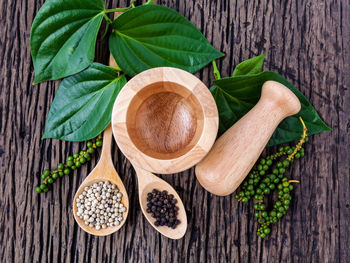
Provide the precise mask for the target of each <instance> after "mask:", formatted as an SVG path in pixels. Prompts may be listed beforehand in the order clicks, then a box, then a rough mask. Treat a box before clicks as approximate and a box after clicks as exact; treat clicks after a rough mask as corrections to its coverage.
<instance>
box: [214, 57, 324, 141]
mask: <svg viewBox="0 0 350 263" xmlns="http://www.w3.org/2000/svg"><path fill="white" fill-rule="evenodd" d="M264 58H265V55H260V56H257V57H254V58H252V59H248V60H246V61H244V62H242V63H241V64H239V65H238V66H237V67H236V68H235V70H234V72H233V76H232V77H228V78H222V79H218V80H215V81H214V86H212V87H211V88H210V90H211V92H212V94H213V96H214V99H215V101H216V104H217V106H218V111H219V116H220V121H219V132H220V133H223V132H225V131H226V130H227V129H229V128H230V127H231V126H232V125H233V124H234V123H235V122H236V121H238V120H239V119H240V118H241V117H243V116H244V115H245V114H246V113H247V112H248V111H249V110H250V109H251V108H253V107H254V105H255V104H256V103H257V102H258V100H259V98H260V95H261V87H262V85H263V84H264V82H265V81H268V80H274V81H278V82H280V83H282V84H284V85H285V86H286V87H288V88H289V89H290V90H291V91H292V92H293V93H294V94H295V95H296V96H297V97H298V98H299V100H300V103H301V110H300V112H299V113H298V114H296V115H293V116H290V117H287V118H286V119H284V120H283V121H282V122H281V123H280V124H279V126H278V127H277V128H276V130H275V132H274V134H273V135H272V137H271V139H270V141H269V143H268V146H273V145H278V144H282V143H287V142H291V141H295V140H298V139H300V136H301V134H302V131H303V128H302V126H301V125H300V122H299V120H298V116H301V117H302V118H303V120H304V122H305V124H306V126H307V128H308V135H312V134H316V133H320V132H322V131H328V130H330V128H329V127H328V126H327V125H326V124H325V123H324V122H323V121H322V120H321V118H320V116H319V115H318V114H317V112H316V110H315V109H314V107H313V106H312V105H311V103H310V102H309V101H308V100H307V99H306V98H305V96H304V95H303V94H302V93H301V92H300V91H299V90H298V89H297V88H296V87H294V86H293V85H292V84H291V83H290V82H289V81H287V80H286V79H285V78H283V77H282V76H281V75H279V74H278V73H276V72H272V71H264V72H261V70H262V65H263V62H264Z"/></svg>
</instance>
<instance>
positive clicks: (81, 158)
mask: <svg viewBox="0 0 350 263" xmlns="http://www.w3.org/2000/svg"><path fill="white" fill-rule="evenodd" d="M86 146H87V149H86V150H82V151H80V152H79V153H75V154H73V156H68V159H67V163H66V164H63V163H59V164H58V165H57V168H56V169H55V170H52V171H50V170H49V169H46V170H45V171H44V172H43V174H42V175H41V179H42V182H41V184H40V185H39V186H37V187H35V191H36V192H37V193H38V194H40V193H42V192H44V193H46V192H48V191H49V188H50V187H49V185H51V184H53V183H54V182H55V180H56V179H58V178H59V177H63V176H64V175H69V174H70V173H71V172H73V171H74V170H76V169H77V168H79V167H81V165H83V164H85V163H86V162H88V161H90V160H91V156H92V154H93V153H94V152H95V149H96V148H97V147H101V146H102V135H101V134H100V135H99V136H98V137H97V138H96V139H95V142H92V141H88V142H87V143H86Z"/></svg>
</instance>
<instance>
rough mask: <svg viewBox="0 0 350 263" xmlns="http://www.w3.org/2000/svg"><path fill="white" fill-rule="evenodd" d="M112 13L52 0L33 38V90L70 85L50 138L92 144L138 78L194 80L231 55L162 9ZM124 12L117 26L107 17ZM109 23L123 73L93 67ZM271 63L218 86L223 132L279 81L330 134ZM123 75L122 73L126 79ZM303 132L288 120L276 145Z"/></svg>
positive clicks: (56, 107) (245, 68)
mask: <svg viewBox="0 0 350 263" xmlns="http://www.w3.org/2000/svg"><path fill="white" fill-rule="evenodd" d="M151 2H152V1H148V2H147V3H146V4H145V5H142V6H138V7H134V5H133V4H131V6H130V7H126V8H116V9H109V10H108V9H106V7H105V4H104V2H103V1H102V0H89V1H85V0H74V1H73V0H47V1H46V2H45V3H44V4H43V6H42V7H41V8H40V10H39V12H38V13H37V15H36V17H35V19H34V22H33V25H32V30H31V37H30V49H31V54H32V59H33V65H34V69H35V80H34V83H39V82H42V81H47V80H56V79H60V78H65V79H64V80H63V81H62V82H61V84H60V86H59V89H58V91H57V94H56V97H55V99H54V101H53V103H52V106H51V108H50V111H49V114H48V117H47V120H46V127H45V134H44V136H43V138H56V139H61V140H69V141H85V140H89V139H91V138H93V137H95V136H97V135H98V134H99V133H101V132H102V131H103V130H104V129H105V127H106V126H107V125H108V124H109V122H110V117H111V112H112V106H113V103H114V101H115V99H116V97H117V95H118V93H119V91H120V90H121V89H122V87H123V86H124V85H125V83H126V81H127V79H126V77H125V75H124V74H126V75H128V76H130V77H132V76H134V75H136V74H138V73H140V72H142V71H144V70H147V69H149V68H153V67H162V66H169V67H177V68H181V69H184V70H186V71H188V72H191V73H194V72H196V71H198V70H200V69H201V68H203V67H204V66H206V65H207V64H208V63H210V62H212V61H213V65H214V67H215V69H216V64H215V59H217V58H220V57H222V56H223V55H224V54H223V53H221V52H219V51H218V50H216V49H215V48H214V47H213V46H212V45H211V44H210V43H209V42H208V40H207V39H206V38H205V37H204V36H203V35H202V33H201V32H200V31H199V30H198V29H197V28H196V27H195V26H194V25H193V24H192V23H191V22H189V21H188V20H187V19H186V18H185V17H183V16H182V15H180V14H179V13H178V12H176V11H174V10H172V9H169V8H167V7H164V6H160V5H150V4H149V3H151ZM115 11H124V13H122V14H121V15H120V16H118V17H117V18H116V19H115V20H114V21H111V20H110V19H109V18H108V16H107V14H108V13H111V12H115ZM103 18H105V20H106V22H107V25H108V26H109V25H110V26H111V27H112V30H113V31H112V34H111V35H110V37H109V49H110V52H111V54H112V55H113V57H114V59H115V60H116V62H117V64H118V66H119V67H120V69H118V71H115V68H112V67H108V66H105V65H102V64H99V63H93V61H94V58H95V45H96V39H97V35H98V32H99V29H100V26H101V23H102V21H103ZM264 58H265V55H261V56H258V57H255V58H252V59H249V60H246V61H244V62H242V63H241V64H239V65H238V66H237V67H236V68H235V69H234V72H233V76H232V77H229V78H223V79H220V73H219V72H218V71H217V69H216V71H215V72H216V75H217V76H216V80H215V82H214V86H213V87H211V92H212V94H213V96H214V98H215V100H216V102H217V106H218V109H219V114H220V127H219V129H220V132H224V131H225V130H227V129H228V128H229V127H231V126H232V125H233V124H234V123H235V122H236V121H237V120H238V119H240V118H241V117H242V116H243V115H244V114H246V113H247V112H248V111H249V110H250V109H251V108H252V107H253V106H254V105H255V104H256V103H257V101H258V100H259V97H260V92H261V86H262V84H263V83H264V82H265V81H267V80H275V81H279V82H281V83H282V84H284V85H286V86H287V87H288V88H290V89H291V90H292V91H293V92H294V93H295V94H296V95H297V96H298V98H299V100H300V102H301V104H302V109H301V111H300V113H299V114H298V116H299V115H300V116H302V117H303V119H304V121H305V123H306V125H307V127H308V132H309V134H310V135H311V134H314V133H318V132H322V131H324V130H329V127H328V126H327V125H325V124H324V123H323V121H322V120H321V119H320V117H319V116H318V114H317V112H316V110H315V109H314V108H313V107H312V105H311V104H310V103H309V102H308V101H307V99H306V98H305V97H304V96H303V94H302V93H301V92H300V91H298V90H297V89H296V88H295V87H294V86H293V85H292V84H291V83H289V82H288V81H287V80H286V79H284V78H283V77H282V76H280V75H279V74H277V73H275V72H270V71H265V72H261V69H262V65H263V62H264ZM119 70H121V72H120V71H119ZM301 129H302V128H301V126H300V125H299V122H298V120H297V117H296V116H292V117H288V118H286V119H285V120H284V121H283V122H282V123H281V124H280V125H279V126H278V128H277V129H276V131H275V133H274V134H273V136H272V138H271V140H270V142H269V145H276V144H280V143H284V142H289V141H293V140H296V139H298V138H299V137H300V134H301Z"/></svg>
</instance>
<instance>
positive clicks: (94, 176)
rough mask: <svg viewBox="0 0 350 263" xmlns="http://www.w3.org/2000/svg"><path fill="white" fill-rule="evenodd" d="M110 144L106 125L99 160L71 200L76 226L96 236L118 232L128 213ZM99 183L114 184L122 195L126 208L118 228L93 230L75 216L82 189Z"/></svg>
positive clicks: (125, 198) (110, 132)
mask: <svg viewBox="0 0 350 263" xmlns="http://www.w3.org/2000/svg"><path fill="white" fill-rule="evenodd" d="M111 143H112V128H111V125H108V127H107V128H106V129H105V130H104V133H103V146H102V151H101V157H100V160H99V161H98V163H97V165H96V167H95V168H94V169H93V170H92V171H91V173H90V174H89V175H88V177H86V178H85V180H84V181H83V182H82V184H81V185H80V187H79V189H78V191H77V192H76V194H75V196H74V199H73V215H74V218H75V221H77V223H78V225H79V226H80V227H81V228H82V229H83V230H84V231H86V232H88V233H89V234H92V235H96V236H106V235H110V234H112V233H114V232H116V231H118V230H119V229H120V228H121V227H122V226H123V225H124V223H125V221H126V218H127V216H128V212H129V198H128V194H127V192H126V190H125V187H124V184H123V182H122V180H121V179H120V177H119V175H118V173H117V171H116V170H115V168H114V165H113V162H112V156H111V146H112V144H111ZM100 181H110V182H111V183H112V184H115V185H116V186H117V187H118V189H119V191H120V192H121V193H122V194H123V196H122V199H121V202H122V204H123V205H124V207H125V208H126V211H125V212H124V213H123V221H121V222H120V224H119V225H118V226H113V227H107V228H105V229H102V228H101V229H100V230H96V229H95V228H92V227H89V226H88V225H86V224H85V223H84V220H83V219H81V218H79V217H78V216H77V211H78V208H77V206H76V199H77V197H78V196H79V195H80V194H81V193H82V192H83V191H84V188H85V187H86V186H90V185H92V184H94V183H97V182H100Z"/></svg>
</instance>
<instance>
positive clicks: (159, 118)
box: [112, 67, 218, 174]
mask: <svg viewBox="0 0 350 263" xmlns="http://www.w3.org/2000/svg"><path fill="white" fill-rule="evenodd" d="M112 130H113V135H114V138H115V140H116V142H117V144H118V146H119V148H120V150H121V151H122V152H123V153H124V155H125V156H126V157H127V158H128V159H129V160H130V161H131V162H132V163H133V164H135V165H137V166H139V167H141V168H143V169H145V170H148V171H150V172H154V173H158V174H169V173H177V172H181V171H183V170H186V169H188V168H190V167H192V166H194V165H195V164H197V163H198V162H199V161H200V160H201V159H202V158H203V157H204V156H205V155H206V154H207V153H208V152H209V150H210V149H211V147H212V145H213V143H214V141H215V138H216V135H217V131H218V110H217V107H216V103H215V101H214V98H213V96H212V95H211V93H210V91H209V89H208V88H207V87H206V86H205V85H204V84H203V82H201V81H200V80H199V79H198V78H197V77H195V76H194V75H192V74H190V73H188V72H186V71H184V70H181V69H177V68H171V67H160V68H153V69H149V70H146V71H144V72H142V73H140V74H138V75H136V76H135V77H133V78H132V79H131V80H130V81H129V82H128V83H127V84H126V85H125V86H124V87H123V89H122V90H121V92H120V93H119V95H118V97H117V99H116V101H115V104H114V107H113V112H112Z"/></svg>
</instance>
